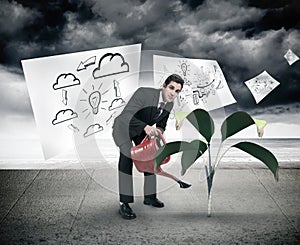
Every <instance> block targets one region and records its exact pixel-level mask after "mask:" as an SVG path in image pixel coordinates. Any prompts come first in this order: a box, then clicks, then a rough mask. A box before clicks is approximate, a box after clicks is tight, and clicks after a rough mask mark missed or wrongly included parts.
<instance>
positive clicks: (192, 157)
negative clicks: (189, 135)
mask: <svg viewBox="0 0 300 245" xmlns="http://www.w3.org/2000/svg"><path fill="white" fill-rule="evenodd" d="M190 145H191V147H192V148H193V149H192V150H185V151H183V153H182V156H181V167H182V168H181V175H184V174H185V172H186V171H187V169H188V168H189V167H190V166H192V165H193V163H194V162H195V161H196V160H197V159H198V158H199V157H200V156H202V155H203V154H204V152H205V151H206V150H207V144H205V143H204V142H203V141H201V140H193V141H192V142H191V143H190Z"/></svg>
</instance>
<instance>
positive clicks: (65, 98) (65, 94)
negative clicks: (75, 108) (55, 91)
mask: <svg viewBox="0 0 300 245" xmlns="http://www.w3.org/2000/svg"><path fill="white" fill-rule="evenodd" d="M62 103H64V105H67V104H68V92H67V90H64V89H63V90H62Z"/></svg>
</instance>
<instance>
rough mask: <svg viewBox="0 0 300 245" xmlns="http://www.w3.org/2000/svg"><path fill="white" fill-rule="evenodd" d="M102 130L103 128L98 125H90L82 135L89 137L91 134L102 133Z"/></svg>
mask: <svg viewBox="0 0 300 245" xmlns="http://www.w3.org/2000/svg"><path fill="white" fill-rule="evenodd" d="M102 130H103V127H102V126H101V125H100V124H99V123H95V124H92V125H90V126H89V127H88V128H87V129H86V131H85V133H84V134H83V136H84V137H89V136H91V135H93V134H96V133H98V132H100V131H102Z"/></svg>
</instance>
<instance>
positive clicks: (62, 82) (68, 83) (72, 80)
mask: <svg viewBox="0 0 300 245" xmlns="http://www.w3.org/2000/svg"><path fill="white" fill-rule="evenodd" d="M79 84H80V80H79V79H78V78H77V77H75V75H74V74H72V73H64V74H60V75H59V76H58V77H57V78H56V82H55V83H54V84H53V89H55V90H56V89H61V88H67V87H72V86H75V85H79Z"/></svg>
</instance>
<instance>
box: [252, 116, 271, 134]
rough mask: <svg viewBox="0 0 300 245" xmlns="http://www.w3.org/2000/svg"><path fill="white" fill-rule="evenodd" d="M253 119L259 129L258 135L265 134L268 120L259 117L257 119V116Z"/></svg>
mask: <svg viewBox="0 0 300 245" xmlns="http://www.w3.org/2000/svg"><path fill="white" fill-rule="evenodd" d="M252 119H253V121H254V122H255V124H256V129H257V134H258V137H262V136H263V134H264V128H265V126H266V125H267V121H265V120H259V119H256V118H252Z"/></svg>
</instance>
